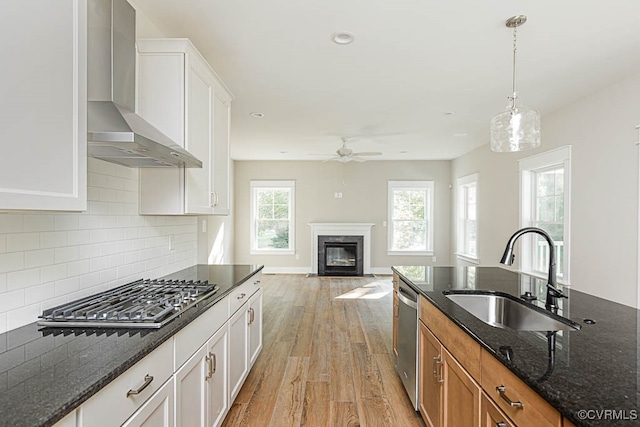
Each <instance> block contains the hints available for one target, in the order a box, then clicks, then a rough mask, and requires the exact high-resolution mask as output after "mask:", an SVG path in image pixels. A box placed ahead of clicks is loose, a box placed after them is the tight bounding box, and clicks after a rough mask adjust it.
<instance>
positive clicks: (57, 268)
mask: <svg viewBox="0 0 640 427" xmlns="http://www.w3.org/2000/svg"><path fill="white" fill-rule="evenodd" d="M40 277H41V280H42V282H43V283H46V282H54V281H56V280H60V279H63V278H65V277H67V264H66V263H65V264H56V265H52V266H49V267H42V268H41V269H40Z"/></svg>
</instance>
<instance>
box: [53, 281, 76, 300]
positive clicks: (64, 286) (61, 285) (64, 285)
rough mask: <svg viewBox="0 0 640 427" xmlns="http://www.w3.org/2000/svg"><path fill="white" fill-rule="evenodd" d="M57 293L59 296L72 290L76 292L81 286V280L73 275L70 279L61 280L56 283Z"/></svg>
mask: <svg viewBox="0 0 640 427" xmlns="http://www.w3.org/2000/svg"><path fill="white" fill-rule="evenodd" d="M54 286H55V294H56V296H57V297H59V296H61V295H67V294H70V293H71V292H75V291H77V290H78V289H79V287H80V282H79V280H78V278H77V277H71V278H69V279H63V280H59V281H57V282H55V283H54Z"/></svg>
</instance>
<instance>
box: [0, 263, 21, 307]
mask: <svg viewBox="0 0 640 427" xmlns="http://www.w3.org/2000/svg"><path fill="white" fill-rule="evenodd" d="M23 268H24V252H10V253H5V254H0V273H6V272H9V271H17V270H22V269H23ZM0 312H1V311H0Z"/></svg>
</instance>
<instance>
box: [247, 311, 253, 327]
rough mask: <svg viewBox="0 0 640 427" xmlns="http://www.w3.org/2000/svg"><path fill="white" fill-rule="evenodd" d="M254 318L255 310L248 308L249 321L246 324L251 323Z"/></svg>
mask: <svg viewBox="0 0 640 427" xmlns="http://www.w3.org/2000/svg"><path fill="white" fill-rule="evenodd" d="M254 320H255V312H254V311H253V308H249V323H247V324H248V325H251V324H252V323H253V321H254Z"/></svg>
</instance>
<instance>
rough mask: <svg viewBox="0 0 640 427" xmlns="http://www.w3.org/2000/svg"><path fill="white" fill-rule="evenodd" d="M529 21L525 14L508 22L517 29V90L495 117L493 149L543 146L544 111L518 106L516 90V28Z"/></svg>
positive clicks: (507, 23) (514, 47)
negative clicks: (542, 121) (541, 143)
mask: <svg viewBox="0 0 640 427" xmlns="http://www.w3.org/2000/svg"><path fill="white" fill-rule="evenodd" d="M525 22H527V17H526V16H524V15H516V16H512V17H511V18H509V19H507V21H506V22H505V25H506V26H507V27H508V28H513V93H512V94H511V95H510V96H509V97H508V99H509V101H510V104H509V105H507V110H505V111H503V112H501V113H499V114H497V115H496V116H495V117H494V118H493V119H491V151H496V152H513V151H523V150H529V149H531V148H536V147H539V146H540V114H538V112H537V111H536V110H533V109H531V108H527V107H524V106H522V105H518V93H517V91H516V50H517V45H516V29H517V28H518V27H519V26H520V25H522V24H524V23H525Z"/></svg>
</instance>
